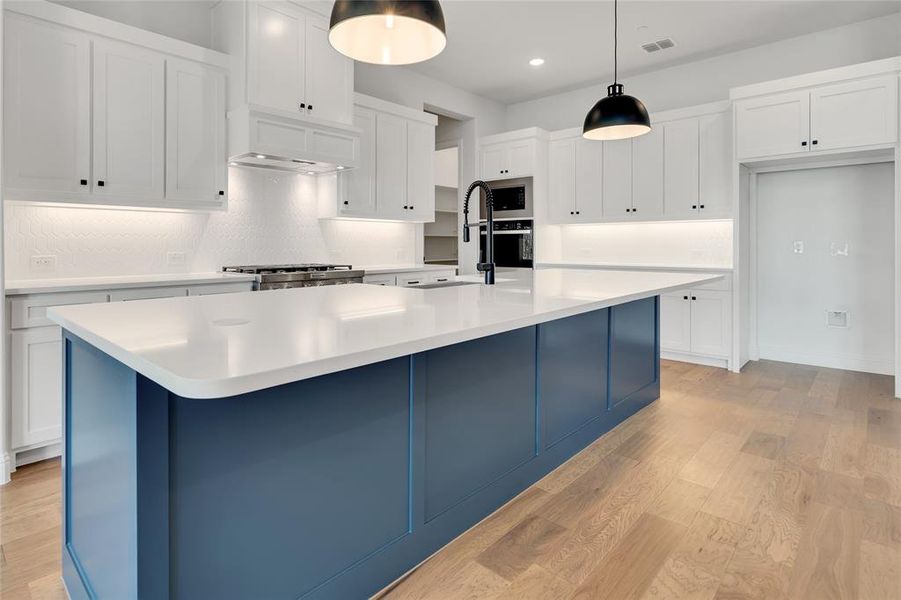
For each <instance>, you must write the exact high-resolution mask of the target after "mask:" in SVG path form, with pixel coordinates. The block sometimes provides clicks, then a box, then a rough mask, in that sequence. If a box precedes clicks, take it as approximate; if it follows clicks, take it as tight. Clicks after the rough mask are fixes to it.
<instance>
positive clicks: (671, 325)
mask: <svg viewBox="0 0 901 600" xmlns="http://www.w3.org/2000/svg"><path fill="white" fill-rule="evenodd" d="M660 349H661V350H670V351H673V352H690V351H691V298H690V297H689V295H688V292H687V291H686V292H674V293H672V294H662V295H661V296H660Z"/></svg>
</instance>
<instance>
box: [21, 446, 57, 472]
mask: <svg viewBox="0 0 901 600" xmlns="http://www.w3.org/2000/svg"><path fill="white" fill-rule="evenodd" d="M61 454H62V444H61V443H60V442H57V443H55V444H50V445H49V446H40V447H38V448H32V449H31V450H22V451H21V452H16V467H17V468H18V467H24V466H25V465H30V464H31V463H36V462H39V461H42V460H47V459H48V458H56V457H57V456H60V455H61Z"/></svg>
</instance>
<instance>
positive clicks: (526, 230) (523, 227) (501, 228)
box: [479, 219, 535, 269]
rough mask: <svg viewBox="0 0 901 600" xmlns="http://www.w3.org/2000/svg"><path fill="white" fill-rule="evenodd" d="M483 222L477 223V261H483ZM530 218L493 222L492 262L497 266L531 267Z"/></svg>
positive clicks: (532, 240) (484, 229) (532, 242)
mask: <svg viewBox="0 0 901 600" xmlns="http://www.w3.org/2000/svg"><path fill="white" fill-rule="evenodd" d="M487 229H488V227H487V225H486V224H485V223H482V224H480V225H479V233H480V235H479V262H485V240H486V237H485V232H486V231H487ZM534 240H535V238H534V236H533V232H532V219H510V220H504V221H495V222H494V264H495V266H498V267H508V268H509V267H513V268H517V269H531V268H532V265H533V260H532V251H533V244H534Z"/></svg>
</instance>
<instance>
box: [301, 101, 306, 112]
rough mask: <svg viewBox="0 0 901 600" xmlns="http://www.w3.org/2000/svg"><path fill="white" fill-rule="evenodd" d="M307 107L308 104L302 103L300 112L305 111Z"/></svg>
mask: <svg viewBox="0 0 901 600" xmlns="http://www.w3.org/2000/svg"><path fill="white" fill-rule="evenodd" d="M306 107H307V104H306V102H301V103H300V110H303V109H305V108H306Z"/></svg>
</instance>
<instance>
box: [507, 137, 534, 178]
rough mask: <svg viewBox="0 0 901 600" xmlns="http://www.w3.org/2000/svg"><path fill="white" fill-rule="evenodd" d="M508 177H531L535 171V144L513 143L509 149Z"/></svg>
mask: <svg viewBox="0 0 901 600" xmlns="http://www.w3.org/2000/svg"><path fill="white" fill-rule="evenodd" d="M508 156H509V158H508V159H507V160H508V165H507V170H506V173H504V175H506V176H507V177H531V176H532V173H533V172H534V171H535V142H534V141H533V140H524V141H521V142H512V143H511V144H510V145H509V148H508Z"/></svg>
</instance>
